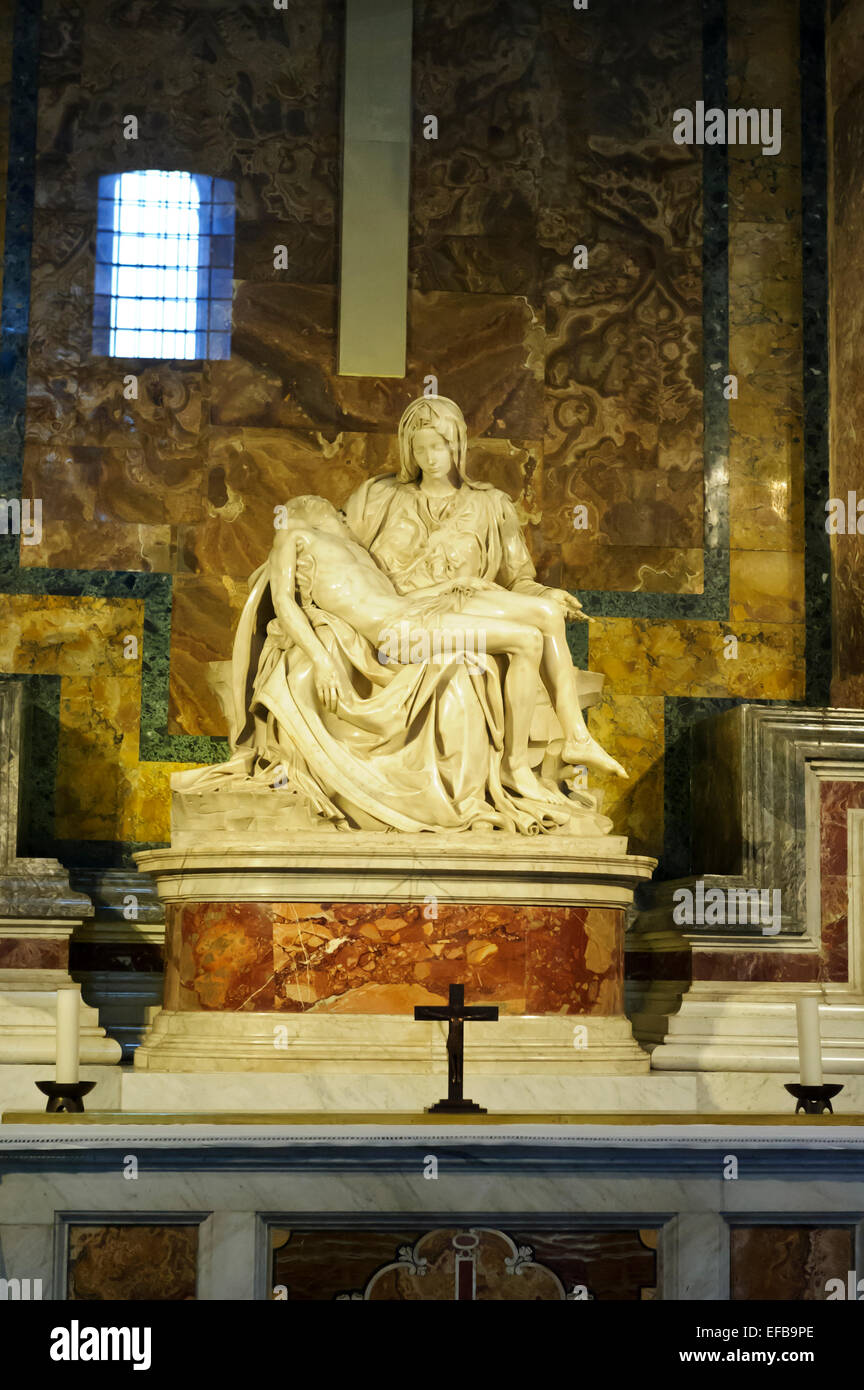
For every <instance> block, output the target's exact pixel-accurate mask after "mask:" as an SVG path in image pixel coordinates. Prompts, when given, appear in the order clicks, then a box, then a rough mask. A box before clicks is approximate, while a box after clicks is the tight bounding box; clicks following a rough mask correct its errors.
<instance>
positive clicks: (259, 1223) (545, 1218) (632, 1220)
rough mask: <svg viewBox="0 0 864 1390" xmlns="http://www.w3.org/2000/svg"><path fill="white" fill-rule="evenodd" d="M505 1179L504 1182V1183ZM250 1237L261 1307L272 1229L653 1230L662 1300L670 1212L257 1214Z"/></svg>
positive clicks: (265, 1291)
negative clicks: (254, 1232) (665, 1244)
mask: <svg viewBox="0 0 864 1390" xmlns="http://www.w3.org/2000/svg"><path fill="white" fill-rule="evenodd" d="M506 1180H507V1179H506V1177H505V1181H506ZM256 1215H257V1219H256V1234H255V1280H254V1292H253V1295H252V1297H253V1299H254V1300H255V1301H256V1302H261V1301H263V1302H267V1301H268V1299H269V1296H270V1290H271V1288H272V1284H271V1271H272V1266H271V1260H272V1254H273V1251H272V1246H271V1232H272V1231H273V1230H274V1228H276V1227H280V1226H289V1227H290V1228H291V1229H292V1230H295V1231H302V1230H307V1231H308V1230H334V1229H335V1230H346V1229H347V1230H354V1231H362V1230H369V1231H386V1230H391V1229H392V1230H399V1229H400V1228H402V1227H404V1226H405V1225H406V1224H408V1225H410V1226H413V1227H415V1228H416V1229H417V1230H419V1231H423V1232H426V1231H434V1230H437V1229H439V1228H441V1227H451V1226H466V1227H471V1226H480V1227H487V1228H489V1227H491V1228H493V1229H495V1230H501V1229H503V1230H505V1231H506V1229H507V1228H508V1227H518V1226H520V1225H525V1226H531V1227H533V1228H534V1229H535V1230H537V1231H568V1232H569V1231H574V1232H575V1231H590V1230H604V1231H606V1230H611V1231H614V1230H628V1231H638V1232H640V1233H641V1232H642V1231H656V1232H657V1233H658V1238H657V1245H656V1260H657V1263H656V1284H655V1286H654V1287H655V1289H656V1291H657V1294H658V1296H659V1297H661V1298H662V1289H663V1278H664V1275H663V1259H664V1257H663V1245H664V1232H666V1231H668V1230H669V1229H670V1223H671V1222H672V1221H673V1220H674V1219H675V1216H676V1213H675V1212H666V1211H649V1212H644V1211H597V1212H569V1211H560V1212H555V1211H545V1212H536V1211H526V1210H524V1209H521V1208H516V1209H514V1210H512V1211H511V1210H503V1211H501V1210H499V1211H460V1210H453V1211H446V1210H441V1209H438V1210H435V1211H412V1210H409V1211H380V1212H374V1211H362V1212H359V1211H333V1210H332V1209H331V1210H329V1211H322V1212H310V1211H302V1212H258V1213H257V1214H256Z"/></svg>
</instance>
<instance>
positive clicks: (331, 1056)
mask: <svg viewBox="0 0 864 1390" xmlns="http://www.w3.org/2000/svg"><path fill="white" fill-rule="evenodd" d="M152 1012H153V1017H152V1020H151V1023H150V1027H149V1028H148V1029H147V1030H146V1032H145V1036H144V1041H143V1042H142V1044H141V1046H140V1047H139V1048H138V1049H137V1051H136V1053H135V1070H136V1073H139V1072H173V1073H184V1072H189V1073H194V1072H246V1073H254V1074H256V1075H257V1074H258V1073H268V1072H269V1073H274V1072H275V1073H283V1074H285V1073H290V1074H293V1075H295V1076H296V1075H301V1076H304V1077H308V1078H310V1082H311V1080H312V1078H314V1085H315V1087H316V1089H321V1088H322V1087H323V1089H324V1090H326V1089H327V1078H328V1077H333V1078H336V1077H338V1078H340V1081H339V1085H340V1086H342V1085H343V1083H344V1082H345V1081H347V1080H348V1078H350V1077H351V1076H376V1077H380V1076H393V1077H395V1076H418V1077H419V1076H422V1077H430V1076H432V1077H437V1078H439V1079H438V1080H437V1081H436V1089H437V1090H438V1093H439V1095H440V1087H441V1081H440V1078H441V1077H444V1078H445V1086H446V1077H447V1050H446V1042H447V1025H446V1024H440V1023H425V1022H420V1023H418V1022H415V1020H414V1019H413V1018H412V1017H411V1016H410V1014H389V1015H387V1014H354V1015H350V1014H348V1013H333V1012H328V1013H318V1012H314V1013H304V1014H298V1013H293V1014H278V1013H251V1012H247V1013H227V1012H224V1011H220V1010H207V1011H204V1012H199V1013H193V1012H186V1013H181V1012H178V1011H176V1010H170V1009H154V1010H153V1011H152ZM484 1034H485V1036H483V1035H484ZM649 1068H650V1059H649V1056H648V1053H647V1052H645V1051H644V1049H643V1048H641V1047H640V1046H639V1044H638V1043H637V1042H635V1041H634V1038H633V1034H632V1032H631V1029H630V1023H629V1021H628V1019H627V1018H625V1017H623V1016H621V1017H611V1018H610V1017H603V1016H598V1015H593V1016H591V1015H581V1016H579V1015H573V1014H570V1015H566V1014H564V1015H561V1014H559V1015H550V1016H547V1017H545V1018H519V1017H515V1016H512V1015H505V1016H503V1017H501V1018H499V1020H498V1022H497V1023H488V1024H486V1023H484V1024H482V1025H481V1024H477V1026H476V1027H475V1028H472V1027H471V1025H470V1024H466V1027H465V1074H466V1076H468V1077H473V1076H495V1077H498V1078H501V1077H510V1078H519V1079H520V1090H521V1091H525V1092H526V1094H527V1093H529V1092H530V1089H531V1082H532V1081H536V1080H538V1079H539V1078H541V1077H542V1078H547V1079H550V1080H551V1079H553V1078H555V1077H562V1078H563V1077H567V1078H573V1077H576V1076H592V1075H593V1076H597V1075H602V1076H608V1075H618V1076H634V1075H644V1074H645V1073H646V1072H648V1070H649ZM291 1084H293V1083H291ZM555 1103H557V1102H555Z"/></svg>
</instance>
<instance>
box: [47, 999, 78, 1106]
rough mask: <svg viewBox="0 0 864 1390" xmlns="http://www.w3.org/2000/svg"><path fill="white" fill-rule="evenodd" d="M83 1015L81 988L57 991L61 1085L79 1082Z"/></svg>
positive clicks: (56, 1071)
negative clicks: (79, 1031) (80, 1024)
mask: <svg viewBox="0 0 864 1390" xmlns="http://www.w3.org/2000/svg"><path fill="white" fill-rule="evenodd" d="M80 1013H81V986H80V985H77V984H68V985H61V986H60V988H59V989H58V991H57V1028H56V1038H57V1051H56V1054H55V1055H56V1058H57V1062H56V1067H55V1071H54V1077H55V1080H56V1081H58V1082H61V1083H70V1082H71V1083H72V1084H74V1083H76V1082H77V1080H78V1057H79V1049H80V1042H79V1033H78V1028H79V1018H80Z"/></svg>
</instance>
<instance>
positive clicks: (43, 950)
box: [0, 928, 69, 971]
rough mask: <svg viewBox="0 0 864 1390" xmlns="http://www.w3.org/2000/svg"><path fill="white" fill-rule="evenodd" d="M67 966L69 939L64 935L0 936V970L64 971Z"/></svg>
mask: <svg viewBox="0 0 864 1390" xmlns="http://www.w3.org/2000/svg"><path fill="white" fill-rule="evenodd" d="M7 930H8V928H7ZM68 968H69V941H68V938H66V937H57V936H38V937H35V936H6V935H3V936H0V970H64V971H65V970H68Z"/></svg>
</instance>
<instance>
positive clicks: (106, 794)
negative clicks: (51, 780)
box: [55, 672, 141, 840]
mask: <svg viewBox="0 0 864 1390" xmlns="http://www.w3.org/2000/svg"><path fill="white" fill-rule="evenodd" d="M140 701H141V690H140V685H139V684H138V682H137V681H135V682H132V681H129V680H123V679H121V678H120V677H119V676H115V675H105V674H101V673H97V672H93V673H91V674H90V675H82V676H75V677H71V676H70V677H68V678H67V679H65V680H64V681H63V682H62V684H61V687H60V732H59V738H58V745H57V784H56V795H55V827H56V834H57V835H58V837H59V838H60V839H63V840H73V839H74V840H119V839H120V838H121V836H120V833H119V832H120V821H121V808H122V806H123V803H124V802H125V801H126V800H127V799H128V797H129V796H130V795H131V785H130V779H131V775H132V773H133V771H134V769H135V768H136V767H137V765H138V730H139V715H140Z"/></svg>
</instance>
